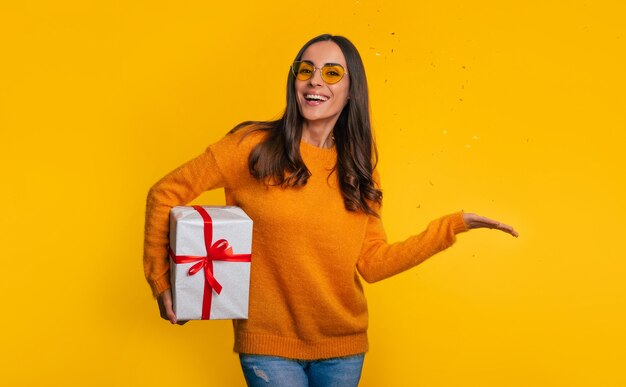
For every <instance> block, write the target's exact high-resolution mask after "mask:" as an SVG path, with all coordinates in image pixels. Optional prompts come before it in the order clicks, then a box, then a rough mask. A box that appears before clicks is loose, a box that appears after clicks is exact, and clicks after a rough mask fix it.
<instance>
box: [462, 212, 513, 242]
mask: <svg viewBox="0 0 626 387" xmlns="http://www.w3.org/2000/svg"><path fill="white" fill-rule="evenodd" d="M463 220H464V221H465V224H466V225H467V228H469V229H473V228H491V229H496V230H500V231H504V232H505V233H507V234H511V235H513V236H514V237H516V238H517V237H518V236H519V234H518V232H517V231H515V230H514V229H513V227H511V226H509V225H507V224H504V223H500V222H498V221H497V220H493V219H489V218H486V217H484V216H480V215H476V214H471V213H464V214H463Z"/></svg>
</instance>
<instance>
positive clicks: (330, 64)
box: [300, 59, 345, 68]
mask: <svg viewBox="0 0 626 387" xmlns="http://www.w3.org/2000/svg"><path fill="white" fill-rule="evenodd" d="M300 62H306V63H310V64H312V65H313V66H315V67H317V65H316V64H315V63H313V61H312V60H307V59H300ZM324 66H341V67H345V66H344V65H342V64H341V63H332V62H328V63H324V64H323V65H322V66H320V68H321V67H324Z"/></svg>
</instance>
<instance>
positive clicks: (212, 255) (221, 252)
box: [170, 206, 252, 320]
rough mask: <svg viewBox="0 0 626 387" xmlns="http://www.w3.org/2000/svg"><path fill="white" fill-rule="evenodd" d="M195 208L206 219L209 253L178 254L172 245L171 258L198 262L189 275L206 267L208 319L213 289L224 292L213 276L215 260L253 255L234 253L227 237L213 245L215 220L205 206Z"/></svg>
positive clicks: (204, 304) (205, 309)
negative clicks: (196, 254) (202, 254)
mask: <svg viewBox="0 0 626 387" xmlns="http://www.w3.org/2000/svg"><path fill="white" fill-rule="evenodd" d="M193 208H194V209H195V210H196V211H198V213H199V214H200V216H202V220H203V221H204V245H205V247H206V251H207V255H205V256H193V255H176V254H174V251H172V248H171V247H170V258H172V260H173V261H174V262H175V263H177V264H180V263H191V262H197V263H196V264H195V265H193V266H192V267H190V268H189V271H188V272H187V274H188V275H194V274H196V273H197V272H199V271H200V270H202V269H203V268H204V280H205V284H204V298H203V300H202V319H203V320H208V319H209V315H210V312H211V299H212V296H213V292H212V290H214V291H215V293H217V294H220V293H221V292H222V285H220V283H219V282H217V279H215V276H213V261H226V262H250V259H251V257H252V256H251V254H233V249H232V247H231V246H230V245H229V243H228V241H227V240H226V239H219V240H217V241H215V243H213V244H212V245H211V241H212V240H213V220H212V219H211V216H210V215H209V213H208V212H207V211H206V210H205V209H204V208H202V207H200V206H193Z"/></svg>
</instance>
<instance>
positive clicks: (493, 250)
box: [0, 0, 626, 387]
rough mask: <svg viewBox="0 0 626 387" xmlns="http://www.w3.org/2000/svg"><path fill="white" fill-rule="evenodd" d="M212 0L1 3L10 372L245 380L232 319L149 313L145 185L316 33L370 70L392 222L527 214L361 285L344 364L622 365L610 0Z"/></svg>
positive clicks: (620, 202) (500, 373)
mask: <svg viewBox="0 0 626 387" xmlns="http://www.w3.org/2000/svg"><path fill="white" fill-rule="evenodd" d="M209 3H212V2H207V1H184V2H173V1H160V0H158V1H155V0H153V1H129V2H125V1H88V2H86V1H55V2H45V1H31V2H21V1H13V2H9V1H3V2H2V4H1V5H0V131H1V140H0V143H1V144H2V145H1V149H2V151H1V152H0V158H1V160H2V169H1V177H2V189H1V190H0V200H1V201H0V203H1V205H2V210H1V213H2V217H1V219H2V221H1V225H0V227H1V229H0V235H1V238H2V242H1V245H2V251H3V252H2V254H1V255H2V261H3V270H2V272H3V275H2V280H1V281H0V292H1V293H0V294H2V305H3V312H2V322H1V323H0V324H2V325H1V333H0V339H1V342H2V344H1V346H0V351H1V354H2V359H0V360H1V361H0V375H2V376H1V378H2V380H3V381H2V383H3V385H7V386H30V385H33V386H42V385H47V386H73V385H76V386H78V385H80V386H143V385H152V386H169V385H180V386H183V385H184V386H190V387H191V386H231V385H232V386H239V385H242V384H243V378H242V377H241V375H240V371H239V366H238V362H237V358H236V356H235V355H234V354H233V353H232V351H231V346H232V332H231V328H230V324H229V322H225V321H222V322H194V323H190V324H188V325H186V326H184V327H182V328H181V327H172V326H170V325H169V324H168V323H166V322H164V321H161V320H160V319H159V318H158V314H157V308H156V305H155V303H154V302H153V300H152V299H151V296H150V293H149V290H148V287H147V285H146V284H145V282H144V279H143V273H142V266H141V255H142V227H143V211H144V200H145V195H146V192H147V190H148V188H149V187H150V185H151V184H152V183H153V182H155V181H156V180H157V179H158V178H159V177H160V176H162V175H164V174H165V173H166V172H168V171H169V170H171V169H173V168H174V167H175V166H177V165H179V164H180V163H182V162H184V161H186V160H187V159H189V158H191V157H193V156H195V155H196V154H198V153H199V152H201V151H202V150H203V149H204V147H205V146H206V145H207V144H209V143H211V142H213V141H215V140H217V139H218V138H220V137H221V136H222V135H223V134H224V133H225V132H226V131H227V130H229V129H230V128H231V127H232V126H233V125H234V124H236V123H238V122H240V121H243V120H247V119H269V118H272V117H275V116H277V115H278V114H279V113H280V112H281V110H282V108H283V103H284V102H283V101H284V84H285V79H286V73H287V70H288V65H289V63H290V61H291V60H292V58H293V56H294V55H295V53H296V52H297V50H298V49H299V47H300V46H301V45H302V44H303V43H304V42H305V41H306V40H308V39H309V38H310V37H312V36H315V35H317V34H319V33H323V32H331V33H335V34H342V35H346V36H348V37H349V38H350V39H352V40H353V41H354V42H355V44H356V45H357V46H358V47H359V48H360V51H361V54H362V56H363V59H364V61H365V65H366V69H367V70H368V76H369V81H370V92H371V99H372V114H373V120H374V124H375V130H376V135H377V139H378V143H379V150H380V155H381V163H380V166H381V173H382V176H383V185H384V188H385V214H384V220H385V224H386V226H387V230H388V234H389V237H390V239H391V240H399V239H401V238H404V237H406V236H408V235H410V234H411V233H415V232H418V231H420V230H421V229H422V228H423V227H424V226H425V225H426V224H427V222H428V221H429V220H430V219H432V218H434V217H437V216H440V215H443V214H446V213H449V212H452V211H456V210H458V209H465V210H467V211H472V212H478V213H481V214H484V215H488V216H492V217H495V218H497V219H499V220H501V221H504V222H508V223H511V224H513V225H515V226H516V227H517V229H518V230H519V231H520V233H521V237H520V238H519V239H514V238H510V237H508V236H506V235H504V234H499V233H496V232H494V231H488V230H479V231H475V232H471V233H469V234H464V235H462V236H460V237H459V242H458V244H457V245H455V246H454V247H453V248H451V249H450V250H448V251H446V252H444V253H442V254H440V255H439V256H437V257H434V258H433V259H431V260H429V261H427V262H426V263H424V264H423V265H422V266H420V267H418V268H416V269H413V270H411V271H409V272H407V273H403V274H401V275H399V276H397V277H395V278H392V279H389V280H387V281H384V282H382V283H379V284H375V285H371V286H366V292H367V295H368V298H369V301H370V311H371V321H370V322H371V324H370V325H371V328H370V335H371V352H370V353H369V355H368V356H367V359H366V364H365V369H364V374H363V380H362V385H363V386H383V385H385V386H411V385H420V386H480V387H487V386H494V387H495V386H623V385H626V376H625V374H624V372H623V365H624V361H625V360H626V351H625V350H624V348H626V337H625V336H626V335H625V328H624V327H626V312H625V310H626V297H625V296H626V285H625V282H624V277H625V275H626V264H625V263H624V258H625V257H626V248H625V247H624V243H623V238H624V231H625V226H624V217H625V215H626V210H625V205H624V199H623V198H624V197H625V196H626V187H625V178H624V177H625V176H624V172H623V171H624V170H623V165H624V161H626V156H625V153H626V152H625V149H624V148H625V146H626V141H625V137H626V135H625V130H626V122H625V121H626V120H625V114H624V110H625V108H626V99H625V97H624V90H626V82H625V75H624V74H625V69H626V63H625V52H626V27H625V23H624V20H625V19H626V9H625V6H624V5H622V4H624V3H623V2H621V1H613V2H610V1H522V2H503V1H442V2H435V1H417V2H408V1H407V2H400V1H397V2H389V1H387V2H385V1H382V0H381V1H370V0H361V1H345V2H335V3H333V2H324V1H321V2H320V1H314V2H305V3H302V5H301V6H297V3H295V2H293V1H271V2H269V1H268V2H267V3H264V2H260V1H257V2H216V4H209ZM242 3H243V4H242ZM390 3H391V4H390ZM408 4H412V5H408ZM198 201H199V202H202V203H220V202H222V194H221V193H220V192H214V193H209V194H205V195H203V196H202V197H201V198H200V199H199V200H198Z"/></svg>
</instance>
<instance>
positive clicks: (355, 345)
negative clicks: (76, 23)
mask: <svg viewBox="0 0 626 387" xmlns="http://www.w3.org/2000/svg"><path fill="white" fill-rule="evenodd" d="M376 157H377V153H376V149H375V145H374V141H373V137H372V131H371V128H370V118H369V101H368V91H367V80H366V78H365V71H364V68H363V63H362V61H361V58H360V56H359V54H358V51H357V50H356V48H355V47H354V46H353V45H352V43H351V42H350V41H348V40H347V39H346V38H344V37H341V36H331V35H321V36H318V37H316V38H314V39H312V40H311V41H309V42H308V43H306V44H305V45H304V47H302V49H301V50H300V52H299V53H298V55H297V56H296V60H295V62H294V63H293V65H292V67H291V69H290V73H289V79H288V82H287V107H286V110H285V113H284V115H283V117H282V118H280V119H279V120H276V121H271V122H246V123H243V124H240V125H239V126H238V127H236V128H235V129H233V130H232V131H231V132H230V133H229V134H228V135H226V136H225V137H224V138H223V139H221V140H220V141H218V142H217V143H215V144H213V145H211V146H209V147H208V148H207V149H206V151H205V152H204V153H203V154H201V155H200V156H198V157H196V158H195V159H193V160H191V161H189V162H188V163H186V164H184V165H182V166H181V167H179V168H178V169H176V170H175V171H173V172H172V173H170V174H169V175H167V176H166V177H164V178H163V179H161V180H160V181H159V182H158V183H157V184H155V185H154V186H153V187H152V189H151V190H150V193H149V195H148V202H147V211H146V239H145V252H144V266H145V272H146V278H147V279H148V282H149V283H150V285H151V287H152V289H153V292H154V294H155V295H156V296H157V298H158V301H159V306H160V309H161V316H162V317H163V318H165V319H168V320H169V321H170V322H172V323H177V320H176V316H175V315H174V313H173V311H172V299H171V292H170V290H169V287H170V284H169V278H168V269H169V264H168V261H167V252H166V251H167V250H166V248H167V235H168V221H167V218H168V213H169V210H170V208H171V207H173V206H176V205H184V204H186V203H188V202H189V201H191V200H193V199H194V198H195V197H197V196H198V195H199V194H200V193H201V192H203V191H205V190H208V189H215V188H220V187H223V188H224V189H225V194H226V202H227V204H230V205H237V206H240V207H241V208H243V210H244V211H245V212H246V213H247V214H248V215H249V216H250V217H251V218H252V220H253V221H254V232H253V243H252V245H253V252H252V255H253V257H254V258H253V264H252V272H251V280H250V282H251V284H250V306H249V318H248V320H234V329H235V348H234V349H235V351H236V352H238V353H239V354H240V359H241V365H242V368H243V371H244V376H245V378H246V381H247V383H248V384H249V385H251V386H254V385H272V386H306V385H308V384H311V385H320V386H334V385H336V386H355V385H357V384H358V381H359V378H360V374H361V368H362V364H363V358H364V353H365V352H366V351H367V349H368V344H367V320H368V318H367V306H366V301H365V297H364V294H363V289H362V286H361V282H360V279H359V275H358V274H357V272H358V273H359V274H360V276H361V277H362V278H363V279H365V280H366V281H368V282H374V281H379V280H381V279H384V278H387V277H389V276H392V275H394V274H397V273H400V272H402V271H404V270H407V269H409V268H411V267H413V266H415V265H417V264H419V263H420V262H422V261H424V260H425V259H426V258H428V257H430V256H432V255H433V254H435V253H437V252H439V251H441V250H443V249H445V248H447V247H449V246H450V245H452V243H454V241H455V239H456V237H455V236H456V234H457V233H460V232H464V231H467V230H468V229H472V228H480V227H487V228H495V229H499V230H502V231H504V232H506V233H509V234H511V235H513V236H517V233H516V232H515V231H514V230H513V228H512V227H510V226H507V225H505V224H502V223H499V222H497V221H494V220H491V219H488V218H485V217H482V216H478V215H475V214H469V213H463V212H458V213H455V214H452V215H448V216H444V217H442V218H440V219H438V220H435V221H433V222H431V223H430V224H429V226H428V227H427V229H426V230H425V231H423V232H422V233H420V234H418V235H415V236H413V237H410V238H409V239H407V240H406V241H403V242H400V243H394V244H389V243H387V241H386V236H385V232H384V229H383V226H382V222H381V219H380V217H379V212H380V207H381V204H382V192H381V190H380V186H379V182H378V174H377V171H376V169H375V165H376Z"/></svg>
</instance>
